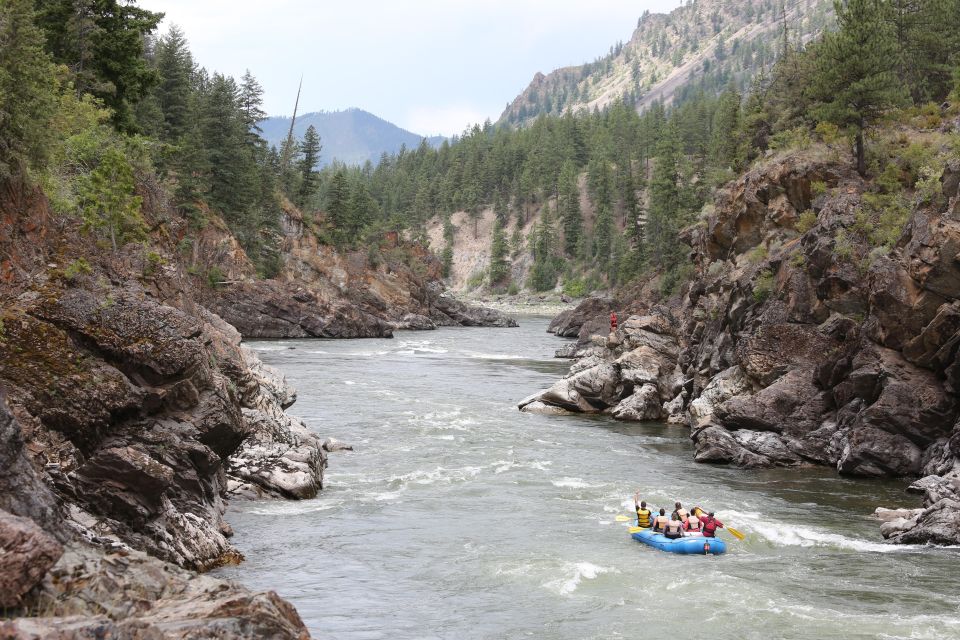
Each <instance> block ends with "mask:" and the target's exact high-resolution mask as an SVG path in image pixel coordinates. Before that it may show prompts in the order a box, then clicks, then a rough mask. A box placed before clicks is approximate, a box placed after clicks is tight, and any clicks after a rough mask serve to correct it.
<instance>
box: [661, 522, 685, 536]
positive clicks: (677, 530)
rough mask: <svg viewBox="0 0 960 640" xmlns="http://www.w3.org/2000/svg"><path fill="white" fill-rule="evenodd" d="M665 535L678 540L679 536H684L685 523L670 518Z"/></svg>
mask: <svg viewBox="0 0 960 640" xmlns="http://www.w3.org/2000/svg"><path fill="white" fill-rule="evenodd" d="M663 535H664V537H666V538H670V539H671V540H676V539H677V538H682V537H683V523H682V522H680V521H679V520H669V521H668V522H667V528H666V529H665V530H664V531H663Z"/></svg>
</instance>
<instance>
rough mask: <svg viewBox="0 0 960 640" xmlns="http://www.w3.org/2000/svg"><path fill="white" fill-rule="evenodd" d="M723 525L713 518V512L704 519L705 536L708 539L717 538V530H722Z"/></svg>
mask: <svg viewBox="0 0 960 640" xmlns="http://www.w3.org/2000/svg"><path fill="white" fill-rule="evenodd" d="M722 528H723V523H722V522H720V521H719V520H717V519H716V518H714V517H713V511H711V512H710V513H708V514H707V515H706V517H704V518H703V535H704V537H707V538H716V537H717V529H722Z"/></svg>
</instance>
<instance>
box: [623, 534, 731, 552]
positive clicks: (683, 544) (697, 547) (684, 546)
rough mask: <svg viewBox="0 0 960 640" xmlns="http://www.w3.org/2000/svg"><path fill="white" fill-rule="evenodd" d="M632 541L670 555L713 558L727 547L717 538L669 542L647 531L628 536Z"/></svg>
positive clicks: (697, 537)
mask: <svg viewBox="0 0 960 640" xmlns="http://www.w3.org/2000/svg"><path fill="white" fill-rule="evenodd" d="M630 535H632V536H633V539H634V540H637V541H638V542H642V543H643V544H648V545H650V546H651V547H654V548H655V549H660V551H669V552H670V553H685V554H696V555H701V556H702V555H707V554H712V555H715V556H718V555H720V554H721V553H725V552H726V550H727V545H726V543H725V542H724V541H723V540H720V539H719V538H705V537H704V536H699V535H693V536H688V537H684V538H676V539H673V540H671V539H670V538H668V537H666V536H665V535H663V534H662V533H654V532H653V531H651V530H649V529H644V530H643V531H637V532H636V533H633V534H630Z"/></svg>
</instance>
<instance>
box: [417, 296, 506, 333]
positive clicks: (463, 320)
mask: <svg viewBox="0 0 960 640" xmlns="http://www.w3.org/2000/svg"><path fill="white" fill-rule="evenodd" d="M431 318H432V319H433V320H436V321H438V323H439V324H454V325H460V326H463V327H516V326H519V325H517V321H516V320H514V319H513V318H511V317H510V316H508V315H507V314H505V313H503V312H502V311H497V310H496V309H489V308H487V307H479V306H476V305H469V304H467V303H465V302H463V301H461V300H457V299H456V298H454V297H453V296H452V295H450V294H448V293H442V294H440V295H439V296H437V297H436V298H435V299H434V301H433V308H432V309H431Z"/></svg>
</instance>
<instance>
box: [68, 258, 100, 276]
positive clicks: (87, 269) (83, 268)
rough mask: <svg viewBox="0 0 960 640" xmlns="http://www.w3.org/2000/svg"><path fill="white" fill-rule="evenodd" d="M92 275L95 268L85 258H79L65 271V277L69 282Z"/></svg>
mask: <svg viewBox="0 0 960 640" xmlns="http://www.w3.org/2000/svg"><path fill="white" fill-rule="evenodd" d="M91 273H93V268H92V267H91V266H90V263H89V262H87V261H86V259H85V258H77V259H76V260H74V261H73V262H71V263H70V264H68V265H67V267H66V269H64V270H63V277H64V278H66V279H67V280H73V279H74V278H76V277H77V276H79V275H90V274H91Z"/></svg>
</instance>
